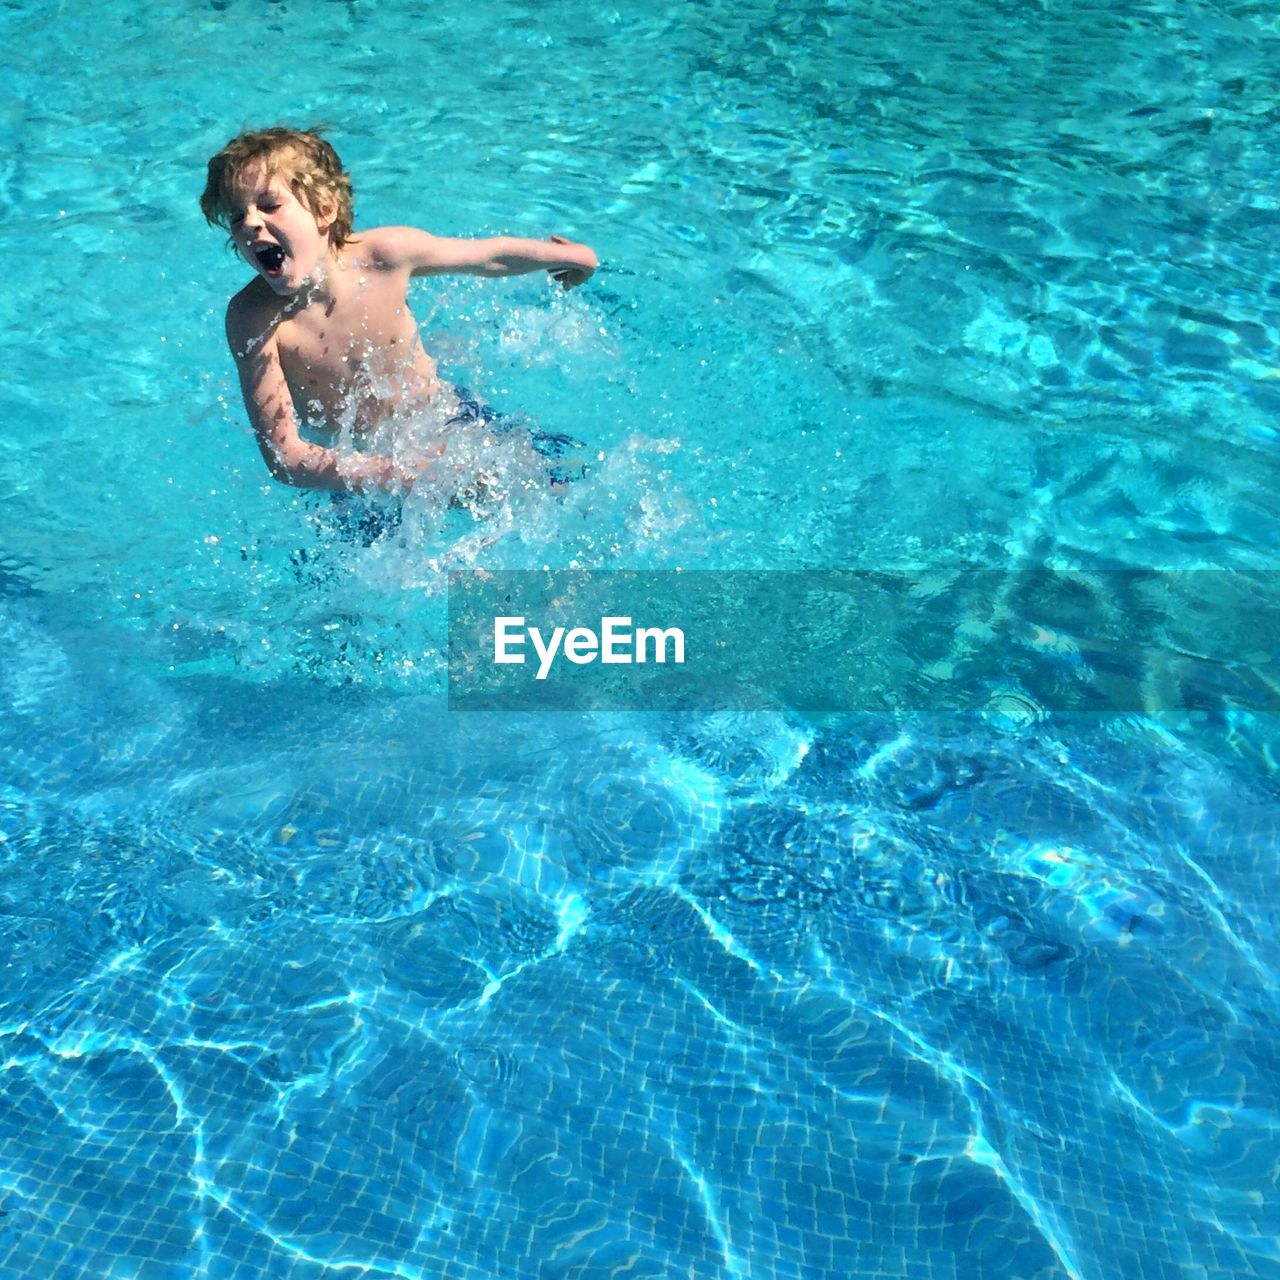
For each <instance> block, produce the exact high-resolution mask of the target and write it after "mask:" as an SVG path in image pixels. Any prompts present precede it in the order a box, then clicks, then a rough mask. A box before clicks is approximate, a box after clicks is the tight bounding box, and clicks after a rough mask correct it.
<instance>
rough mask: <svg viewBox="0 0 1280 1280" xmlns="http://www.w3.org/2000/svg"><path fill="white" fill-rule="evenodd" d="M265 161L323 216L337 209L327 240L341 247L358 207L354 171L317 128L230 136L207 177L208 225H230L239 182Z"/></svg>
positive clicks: (204, 202)
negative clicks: (353, 198)
mask: <svg viewBox="0 0 1280 1280" xmlns="http://www.w3.org/2000/svg"><path fill="white" fill-rule="evenodd" d="M255 164H262V165H263V166H265V168H266V171H267V173H268V174H278V175H280V176H282V177H284V178H285V179H286V180H287V181H288V183H289V186H290V187H291V188H292V189H293V194H294V195H295V196H297V197H298V199H299V200H300V201H301V202H302V203H303V204H304V205H306V206H307V208H308V209H310V210H311V212H312V213H313V214H315V215H316V217H317V218H318V217H320V216H321V214H322V213H323V212H325V211H326V210H327V209H329V208H332V209H333V210H334V217H333V222H332V223H331V224H330V226H329V240H330V243H331V244H332V245H333V247H334V248H335V249H341V248H342V246H343V245H344V244H346V242H347V241H348V240H349V239H350V238H351V227H352V223H353V221H354V219H355V209H354V207H353V205H352V202H351V175H350V174H348V173H347V172H346V171H345V170H344V169H343V167H342V161H341V160H339V159H338V153H337V152H336V151H335V150H334V149H333V147H332V146H330V145H329V143H327V142H326V141H325V140H324V139H323V138H322V137H321V136H320V132H319V130H318V129H286V128H284V127H283V126H277V127H275V128H272V129H253V130H249V131H248V132H246V133H241V134H239V135H237V136H236V137H234V138H232V139H231V141H230V142H228V143H227V145H226V146H225V147H223V148H222V150H221V151H219V152H218V154H217V155H216V156H214V157H213V159H212V160H210V161H209V177H208V181H207V182H206V183H205V186H204V193H203V194H202V195H201V197H200V212H201V213H203V214H204V216H205V220H206V221H207V222H209V223H210V225H212V226H215V227H221V228H222V229H223V230H224V231H230V229H231V210H232V207H233V206H234V204H235V201H236V196H237V190H238V188H239V185H240V180H241V178H242V177H243V175H244V172H245V170H246V169H248V168H249V167H250V166H251V165H255Z"/></svg>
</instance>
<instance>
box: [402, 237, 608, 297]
mask: <svg viewBox="0 0 1280 1280" xmlns="http://www.w3.org/2000/svg"><path fill="white" fill-rule="evenodd" d="M379 235H380V237H382V238H381V240H380V242H379V245H378V248H379V250H380V251H382V252H383V253H385V255H386V256H387V258H388V259H389V260H391V262H393V263H394V265H397V266H408V268H409V272H410V274H411V275H415V276H430V275H442V274H444V273H446V272H451V271H456V272H461V273H463V274H466V275H475V276H521V275H527V274H528V273H529V272H531V271H547V272H549V273H550V274H551V275H552V276H553V277H554V278H555V279H556V280H558V281H559V282H560V283H561V284H562V285H564V287H565V288H566V289H572V288H574V286H575V285H580V284H582V283H583V282H584V281H586V280H588V279H590V277H591V273H592V272H593V271H595V269H596V267H598V266H599V265H600V263H599V260H598V259H597V258H596V255H595V253H594V252H593V251H592V249H591V248H590V246H588V245H585V244H579V243H577V242H576V241H574V240H566V239H565V237H564V236H552V237H551V238H550V239H549V240H527V239H524V238H522V237H520V236H489V237H486V238H484V239H480V240H463V239H456V238H454V237H452V236H433V235H431V234H430V233H429V232H426V231H419V230H418V229H417V228H416V227H383V228H382V229H381V231H380V233H379Z"/></svg>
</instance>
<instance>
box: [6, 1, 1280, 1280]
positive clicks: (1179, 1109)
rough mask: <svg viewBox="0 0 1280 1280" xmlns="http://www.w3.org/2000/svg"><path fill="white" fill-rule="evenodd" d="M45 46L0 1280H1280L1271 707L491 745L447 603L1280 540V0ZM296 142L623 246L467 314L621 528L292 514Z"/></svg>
mask: <svg viewBox="0 0 1280 1280" xmlns="http://www.w3.org/2000/svg"><path fill="white" fill-rule="evenodd" d="M0 47H2V48H3V49H4V53H3V54H2V55H0V57H2V58H3V67H4V76H3V78H2V79H0V85H2V86H3V88H2V89H0V94H2V95H3V98H2V101H3V111H4V113H5V123H6V136H7V139H8V143H9V145H8V147H7V148H6V149H5V151H4V154H3V156H2V157H0V166H2V168H0V212H2V214H3V224H2V225H3V227H4V237H5V242H6V245H7V249H8V268H9V269H8V278H7V288H6V289H5V290H4V294H3V297H0V315H2V316H3V325H4V331H5V333H6V337H7V360H6V364H5V370H4V373H3V375H2V377H0V407H2V408H3V414H4V421H5V424H6V430H5V432H4V433H3V435H0V484H2V485H3V491H4V494H5V498H6V512H7V520H6V524H5V535H4V544H3V546H4V550H3V561H2V562H0V634H3V636H4V638H5V643H6V652H7V660H6V661H5V663H4V664H3V666H0V690H2V691H3V706H4V708H5V714H4V716H3V719H2V720H0V759H2V760H3V772H2V773H0V785H2V787H3V806H4V824H3V828H0V834H3V844H0V953H2V956H3V961H2V962H3V965H4V968H3V972H4V975H5V982H4V985H3V987H0V1033H2V1034H3V1052H2V1053H0V1136H2V1138H3V1141H0V1275H3V1276H4V1277H10V1276H12V1277H15V1278H16V1277H24V1278H25V1277H34V1276H40V1277H44V1276H51V1277H57V1278H59V1280H61V1278H62V1277H67V1278H71V1277H76V1278H79V1277H86V1278H87V1277H94V1278H97V1277H103V1276H112V1277H131V1278H133V1277H145V1278H146V1280H153V1278H157V1277H166V1278H168V1277H236V1280H250V1278H257V1277H262V1276H270V1277H289V1278H290V1280H312V1278H319V1277H322V1276H324V1277H328V1276H347V1275H351V1276H360V1275H367V1276H378V1277H381V1276H388V1277H390V1276H395V1277H426V1276H431V1277H456V1278H458V1280H480V1278H481V1277H498V1276H502V1277H508V1276H519V1277H523V1276H529V1277H534V1276H536V1277H542V1278H546V1280H550V1278H551V1277H565V1278H568V1277H575V1278H579V1280H591V1278H594V1277H605V1276H611V1275H618V1276H627V1277H640V1276H652V1277H666V1276H673V1275H681V1276H683V1275H690V1276H699V1277H733V1278H735V1280H737V1278H742V1277H751V1278H752V1280H775V1278H777V1280H784V1278H785V1280H792V1278H800V1277H804V1278H806V1280H808V1278H810V1277H853V1276H857V1277H894V1278H901V1280H907V1278H911V1280H934V1278H937V1280H943V1278H955V1280H969V1278H970V1277H991V1278H1000V1280H1005V1278H1007V1280H1031V1278H1033V1277H1035V1278H1044V1280H1047V1278H1048V1277H1080V1278H1081V1280H1113V1278H1114V1277H1118V1276H1126V1277H1128V1276H1134V1277H1139V1276H1140V1277H1143V1278H1144V1280H1145V1278H1146V1277H1159V1278H1164V1277H1178V1278H1179V1280H1181V1278H1183V1277H1186V1278H1195V1280H1208V1278H1210V1277H1212V1278H1215V1280H1217V1278H1220V1277H1275V1276H1280V1248H1278V1247H1277V1245H1276V1240H1277V1238H1278V1237H1280V1211H1278V1210H1277V1205H1278V1204H1280V1193H1278V1191H1277V1187H1276V1181H1277V1177H1278V1173H1277V1170H1278V1169H1280V1160H1278V1159H1277V1156H1278V1155H1280V1140H1278V1137H1280V1135H1278V1129H1280V1096H1278V1091H1280V1085H1278V1083H1277V1082H1278V1081H1280V1005H1278V1003H1277V995H1276V992H1277V982H1276V977H1277V970H1278V968H1280V947H1278V946H1277V943H1276V936H1277V908H1276V901H1277V897H1276V892H1275V887H1274V886H1275V870H1276V849H1277V837H1278V835H1280V817H1278V816H1277V807H1276V786H1275V778H1274V765H1275V758H1276V754H1277V750H1278V748H1277V725H1276V719H1275V715H1274V710H1275V708H1274V698H1273V699H1272V701H1271V705H1270V710H1268V709H1267V708H1268V704H1267V700H1266V699H1261V700H1258V699H1255V700H1254V701H1253V702H1252V703H1250V702H1247V701H1232V700H1231V698H1230V697H1228V696H1227V695H1226V694H1224V693H1223V692H1222V688H1223V686H1221V685H1218V684H1214V683H1213V682H1212V681H1207V680H1206V679H1205V678H1204V672H1203V669H1202V668H1196V669H1195V670H1194V671H1192V672H1191V674H1190V675H1188V676H1187V678H1186V680H1185V681H1184V682H1183V683H1181V684H1179V683H1178V681H1177V680H1174V681H1173V683H1172V684H1170V683H1169V682H1168V681H1161V682H1155V681H1154V680H1153V681H1152V682H1151V688H1150V701H1149V705H1143V706H1141V707H1137V708H1132V707H1131V708H1126V709H1125V711H1124V712H1123V713H1120V712H1117V713H1116V714H1114V715H1103V714H1098V715H1092V716H1088V717H1086V716H1083V715H1074V716H1073V715H1067V714H1064V713H1062V712H1060V711H1057V710H1055V708H1054V707H1053V706H1052V705H1047V704H1044V705H1042V704H1038V703H1037V702H1035V701H1034V700H1031V699H1029V698H1028V697H1026V696H1025V695H1024V692H1023V691H1019V690H1017V689H1010V690H1005V691H998V690H997V691H994V692H993V691H992V690H990V689H985V688H975V690H974V704H973V709H972V711H971V713H968V714H956V715H946V716H944V715H941V714H929V713H928V712H927V711H925V710H921V711H920V712H919V713H918V714H912V715H904V716H902V717H900V718H897V719H894V720H886V719H884V718H875V717H869V716H828V717H817V718H814V717H803V716H799V715H796V714H789V713H784V712H778V713H750V714H748V713H734V712H730V711H725V712H723V713H719V714H715V715H706V716H697V717H693V716H689V717H682V718H673V719H671V720H659V719H655V718H653V717H644V716H625V715H621V714H618V715H611V716H604V715H602V716H596V717H578V718H574V717H569V716H524V717H517V716H467V715H459V714H452V715H451V714H450V713H449V712H448V710H447V708H446V704H445V701H444V695H443V675H442V659H441V646H442V644H443V634H444V632H443V618H444V598H443V591H442V585H441V584H442V581H443V575H444V573H445V572H446V570H448V569H450V568H456V567H469V566H484V567H489V568H493V567H497V568H524V567H536V566H541V565H544V564H545V565H550V566H552V567H568V566H585V567H588V568H643V569H664V568H673V567H676V566H680V567H690V568H700V569H717V568H720V569H724V568H732V569H749V568H755V569H759V568H815V569H816V568H871V569H886V568H904V567H905V568H911V569H914V570H920V569H930V568H936V569H937V571H938V573H939V574H940V575H941V576H943V577H944V578H945V575H946V574H948V573H950V572H952V571H954V570H957V569H959V568H960V567H962V566H981V567H987V568H992V567H994V568H1005V567H1008V568H1010V569H1020V568H1036V569H1039V568H1051V569H1055V570H1060V571H1062V572H1063V573H1074V574H1079V575H1080V576H1081V580H1082V581H1085V582H1088V583H1090V584H1092V587H1093V589H1095V590H1097V591H1099V592H1100V593H1102V594H1103V595H1105V593H1106V591H1107V590H1108V587H1107V583H1108V582H1109V581H1110V580H1109V579H1108V578H1107V577H1106V572H1105V571H1107V570H1113V569H1145V568H1177V569H1180V570H1184V569H1199V570H1202V571H1203V575H1202V576H1203V579H1204V582H1205V583H1206V586H1205V591H1206V593H1208V594H1209V595H1210V596H1213V595H1221V596H1222V597H1224V598H1225V597H1227V596H1229V594H1230V591H1231V578H1230V573H1231V571H1233V570H1243V569H1248V570H1251V571H1266V570H1269V569H1271V568H1272V567H1274V559H1275V550H1274V547H1275V519H1274V511H1275V494H1276V492H1277V488H1278V482H1280V464H1278V459H1280V440H1278V439H1277V431H1276V423H1277V421H1278V418H1277V410H1280V381H1277V378H1278V377H1280V358H1278V357H1277V350H1276V346H1277V339H1276V326H1275V306H1274V304H1275V284H1274V281H1275V279H1276V278H1277V274H1278V273H1277V269H1276V268H1277V252H1276V248H1275V239H1276V237H1275V224H1276V211H1277V197H1276V195H1275V193H1274V190H1273V183H1274V180H1273V175H1274V173H1275V172H1276V171H1277V170H1278V169H1280V156H1278V155H1277V150H1278V147H1277V142H1276V134H1275V129H1274V123H1275V110H1274V106H1273V103H1272V100H1271V98H1272V95H1271V92H1270V83H1271V79H1272V72H1273V69H1274V67H1275V65H1276V59H1277V54H1278V53H1280V31H1277V24H1276V20H1275V18H1274V16H1273V14H1272V13H1271V11H1270V10H1269V9H1268V8H1265V7H1263V6H1261V5H1258V4H1251V3H1241V4H1230V5H1208V4H1200V3H1189V4H1178V5H1174V4H1171V3H1170V4H1165V5H1160V4H1121V5H1117V6H1099V7H1097V8H1088V7H1084V6H1066V5H1055V4H1044V5H1040V6H1022V5H1012V4H977V3H972V4H948V5H944V6H924V5H915V4H905V5H884V4H871V3H868V4H865V5H843V4H829V5H826V6H819V5H787V4H783V5H780V6H776V7H766V6H751V5H737V6H728V5H722V4H708V5H704V6H698V7H694V6H688V5H671V6H669V7H666V8H663V7H660V6H656V5H651V4H648V3H645V4H641V5H638V6H631V7H628V8H627V9H625V10H623V9H616V10H612V9H607V8H606V9H600V10H588V9H587V8H586V7H585V6H575V5H567V4H553V5H550V6H543V7H540V8H538V9H537V10H536V11H535V10H534V9H532V8H530V7H528V6H526V5H523V4H517V3H509V4H503V3H494V2H493V0H479V2H478V3H476V4H473V5H469V6H465V7H458V8H457V9H456V10H455V9H454V8H453V7H452V6H449V7H447V8H446V9H445V10H444V11H443V12H440V11H426V10H424V9H423V7H422V6H418V5H409V4H407V3H400V2H399V0H394V2H392V3H384V4H380V5H378V6H377V7H376V8H375V7H373V6H372V5H366V4H363V3H359V2H356V0H352V2H350V3H346V4H337V3H333V4H323V5H322V4H319V3H305V4H295V3H279V4H250V3H248V2H247V0H217V2H216V3H214V4H211V5H208V6H204V7H198V6H195V5H190V6H187V5H169V6H167V7H166V6H155V7H151V8H149V9H148V10H147V11H146V12H145V13H142V12H138V11H135V10H133V9H131V8H130V7H128V6H107V7H105V8H100V9H98V10H95V12H94V15H93V17H92V19H91V20H86V19H85V17H84V15H83V14H82V13H81V12H79V11H75V10H72V9H71V8H61V7H57V6H52V5H50V6H35V5H30V6H26V5H21V4H14V5H9V6H7V7H6V8H5V9H4V10H3V11H0ZM279 119H285V120H294V121H302V122H309V121H313V120H317V119H321V120H328V121H330V122H331V123H332V126H333V130H332V137H333V140H334V142H335V143H336V144H337V146H338V147H339V150H340V151H341V152H342V154H343V157H344V159H345V160H346V162H347V164H348V166H349V167H350V169H351V170H352V172H353V174H354V176H355V179H356V191H357V212H358V218H359V220H360V221H362V222H363V223H365V224H367V225H368V224H376V223H380V222H401V221H403V222H412V223H417V224H419V225H423V226H426V227H428V228H430V229H432V230H435V231H437V232H441V233H445V234H482V233H497V232H506V231H511V232H516V233H525V234H537V235H543V234H549V233H551V232H553V231H558V232H562V233H564V234H568V235H571V236H575V237H580V238H583V239H586V240H588V241H589V242H591V243H592V244H593V245H594V246H595V247H596V249H597V250H598V252H599V254H600V257H601V259H602V262H603V269H602V271H601V272H600V273H599V275H598V276H597V278H596V280H595V281H593V282H592V283H591V285H589V286H588V287H587V288H586V289H584V290H582V291H579V292H576V293H574V294H572V295H569V296H568V297H563V296H558V295H556V294H555V293H554V292H553V291H551V290H550V289H548V288H546V287H544V286H543V285H542V284H540V283H539V282H538V281H536V280H534V279H532V278H528V279H522V280H517V281H504V282H476V281H471V280H448V281H442V280H433V281H430V282H426V283H423V284H421V285H419V286H417V287H416V291H415V293H414V296H413V304H414V307H415V310H416V311H417V313H418V314H419V316H420V317H421V319H422V321H423V325H424V333H425V336H426V341H427V345H428V348H429V349H431V350H433V351H434V352H436V353H437V354H438V355H439V357H440V359H441V361H442V365H443V367H444V370H445V372H446V373H447V374H448V375H449V376H451V377H453V378H455V379H457V380H459V381H464V382H466V383H467V384H468V385H470V386H473V387H475V388H476V389H477V390H478V391H480V392H481V393H482V394H484V395H486V396H487V397H488V398H489V399H491V400H492V401H493V402H494V403H495V404H497V405H499V406H500V407H503V408H508V409H514V410H520V411H522V412H524V413H527V414H529V415H531V416H532V417H533V418H535V419H536V420H537V421H539V422H540V423H541V424H542V425H543V426H544V427H546V428H547V429H549V430H562V431H568V432H571V433H573V434H575V435H577V436H579V437H580V438H582V439H585V440H587V441H588V442H589V443H590V445H591V447H592V448H593V449H594V450H596V452H597V454H598V455H603V456H599V457H597V459H596V462H595V465H594V469H593V472H592V474H591V476H590V477H589V478H588V479H587V480H586V481H585V482H583V483H582V484H581V485H578V486H575V487H574V491H573V493H572V494H571V495H569V496H568V497H567V498H566V499H565V501H564V502H562V503H561V502H555V501H550V500H548V501H530V502H528V503H525V504H523V505H517V506H516V507H514V508H512V509H511V510H510V511H507V512H505V513H504V512H498V513H495V514H494V515H493V516H492V517H491V518H490V520H488V521H485V522H479V523H475V522H471V521H469V520H468V519H467V518H465V517H464V516H457V515H455V516H452V517H448V518H445V519H440V518H437V517H436V516H435V515H434V514H433V513H432V512H431V511H429V510H426V509H422V510H418V509H414V510H411V511H410V513H409V518H408V519H407V520H406V524H405V527H404V529H403V530H402V531H401V533H399V534H398V535H396V536H395V537H393V538H387V539H383V540H381V541H379V542H376V543H374V545H372V546H369V547H361V546H354V545H349V544H345V543H335V542H333V541H332V539H331V538H330V537H329V535H328V534H327V533H326V531H325V528H324V526H323V523H322V522H318V521H317V520H316V518H315V517H316V508H315V506H314V504H313V501H312V500H309V499H305V498H301V497H298V496H296V495H294V494H291V493H290V492H289V491H287V490H284V489H281V488H279V487H278V486H274V485H272V484H271V483H270V482H269V481H268V479H267V476H266V473H265V470H264V469H263V467H262V464H261V461H260V459H259V457H258V455H257V451H256V448H255V446H254V444H253V441H252V438H251V436H250V434H249V432H248V428H247V426H246V425H245V422H244V418H243V414H242V412H241V410H240V407H239V404H238V393H237V391H236V389H235V386H234V380H233V377H232V373H231V369H230V367H229V361H228V359H227V356H226V354H225V352H224V346H223V340H222V333H221V328H222V311H223V307H224V305H225V299H226V297H227V296H228V295H229V294H230V293H231V292H232V291H233V290H234V289H235V288H237V287H238V285H239V283H240V281H241V280H242V278H243V273H242V269H241V268H238V267H237V265H236V262H235V260H234V259H233V258H232V257H231V256H230V255H229V254H227V253H226V252H225V251H224V250H223V248H222V247H221V236H219V235H218V234H217V233H215V232H212V231H210V230H208V229H207V228H206V227H205V226H204V225H203V223H202V221H201V220H200V218H199V215H198V211H197V209H196V204H195V200H196V196H197V195H198V193H199V190H200V188H201V185H202V182H203V165H204V162H205V160H206V159H207V157H208V156H209V155H210V154H211V153H212V152H213V151H214V150H216V149H217V147H218V146H220V145H221V144H222V143H223V142H224V141H225V140H226V138H227V137H228V136H229V135H230V134H231V133H232V132H234V131H235V130H237V129H238V128H240V127H241V126H242V125H245V124H249V123H267V122H273V121H276V120H279ZM1256 580H1257V581H1261V582H1263V583H1264V584H1265V582H1266V578H1265V576H1264V577H1261V578H1259V579H1256ZM1262 594H1263V595H1267V600H1266V603H1268V604H1270V605H1274V604H1275V603H1276V601H1275V598H1274V596H1270V595H1268V594H1267V593H1266V591H1265V589H1264V590H1263V592H1262ZM1015 620H1016V621H1018V622H1021V623H1024V624H1026V625H1027V626H1028V627H1034V626H1035V625H1036V622H1037V620H1036V618H1034V617H1030V616H1028V617H1019V618H1017V619H1015ZM956 623H957V628H958V631H962V632H963V634H965V635H969V636H972V635H974V634H978V633H981V630H982V628H981V625H980V624H981V620H979V619H973V618H965V617H958V618H957V619H956ZM1211 640H1212V637H1206V644H1207V648H1206V650H1205V652H1207V653H1211V652H1212V644H1211V643H1210V642H1211ZM1071 642H1072V638H1071V637H1067V638H1066V640H1065V643H1066V645H1067V647H1068V649H1070V647H1071ZM1193 656H1194V655H1193ZM1201 656H1203V655H1201ZM1081 660H1082V661H1089V662H1098V663H1102V664H1104V665H1105V660H1110V661H1113V662H1115V663H1117V664H1120V665H1121V666H1124V665H1125V664H1126V663H1128V664H1129V666H1130V668H1131V670H1130V671H1129V674H1130V675H1133V674H1135V671H1136V676H1137V677H1138V682H1139V683H1141V677H1142V675H1143V668H1142V666H1141V664H1142V662H1143V661H1144V660H1145V659H1144V656H1143V655H1135V654H1127V653H1124V652H1120V653H1118V654H1115V655H1112V656H1111V658H1110V659H1104V658H1103V657H1100V656H1099V655H1096V654H1088V656H1087V657H1086V658H1083V659H1081ZM1274 663H1275V651H1274V647H1271V648H1268V647H1266V646H1265V645H1264V646H1262V647H1261V648H1260V650H1259V652H1258V654H1257V655H1256V666H1257V670H1256V672H1255V673H1254V680H1255V683H1254V684H1253V686H1252V687H1253V688H1254V689H1255V690H1256V688H1257V687H1259V685H1260V686H1262V687H1270V688H1271V689H1272V691H1274V689H1275V680H1274ZM940 678H945V676H943V677H940Z"/></svg>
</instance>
